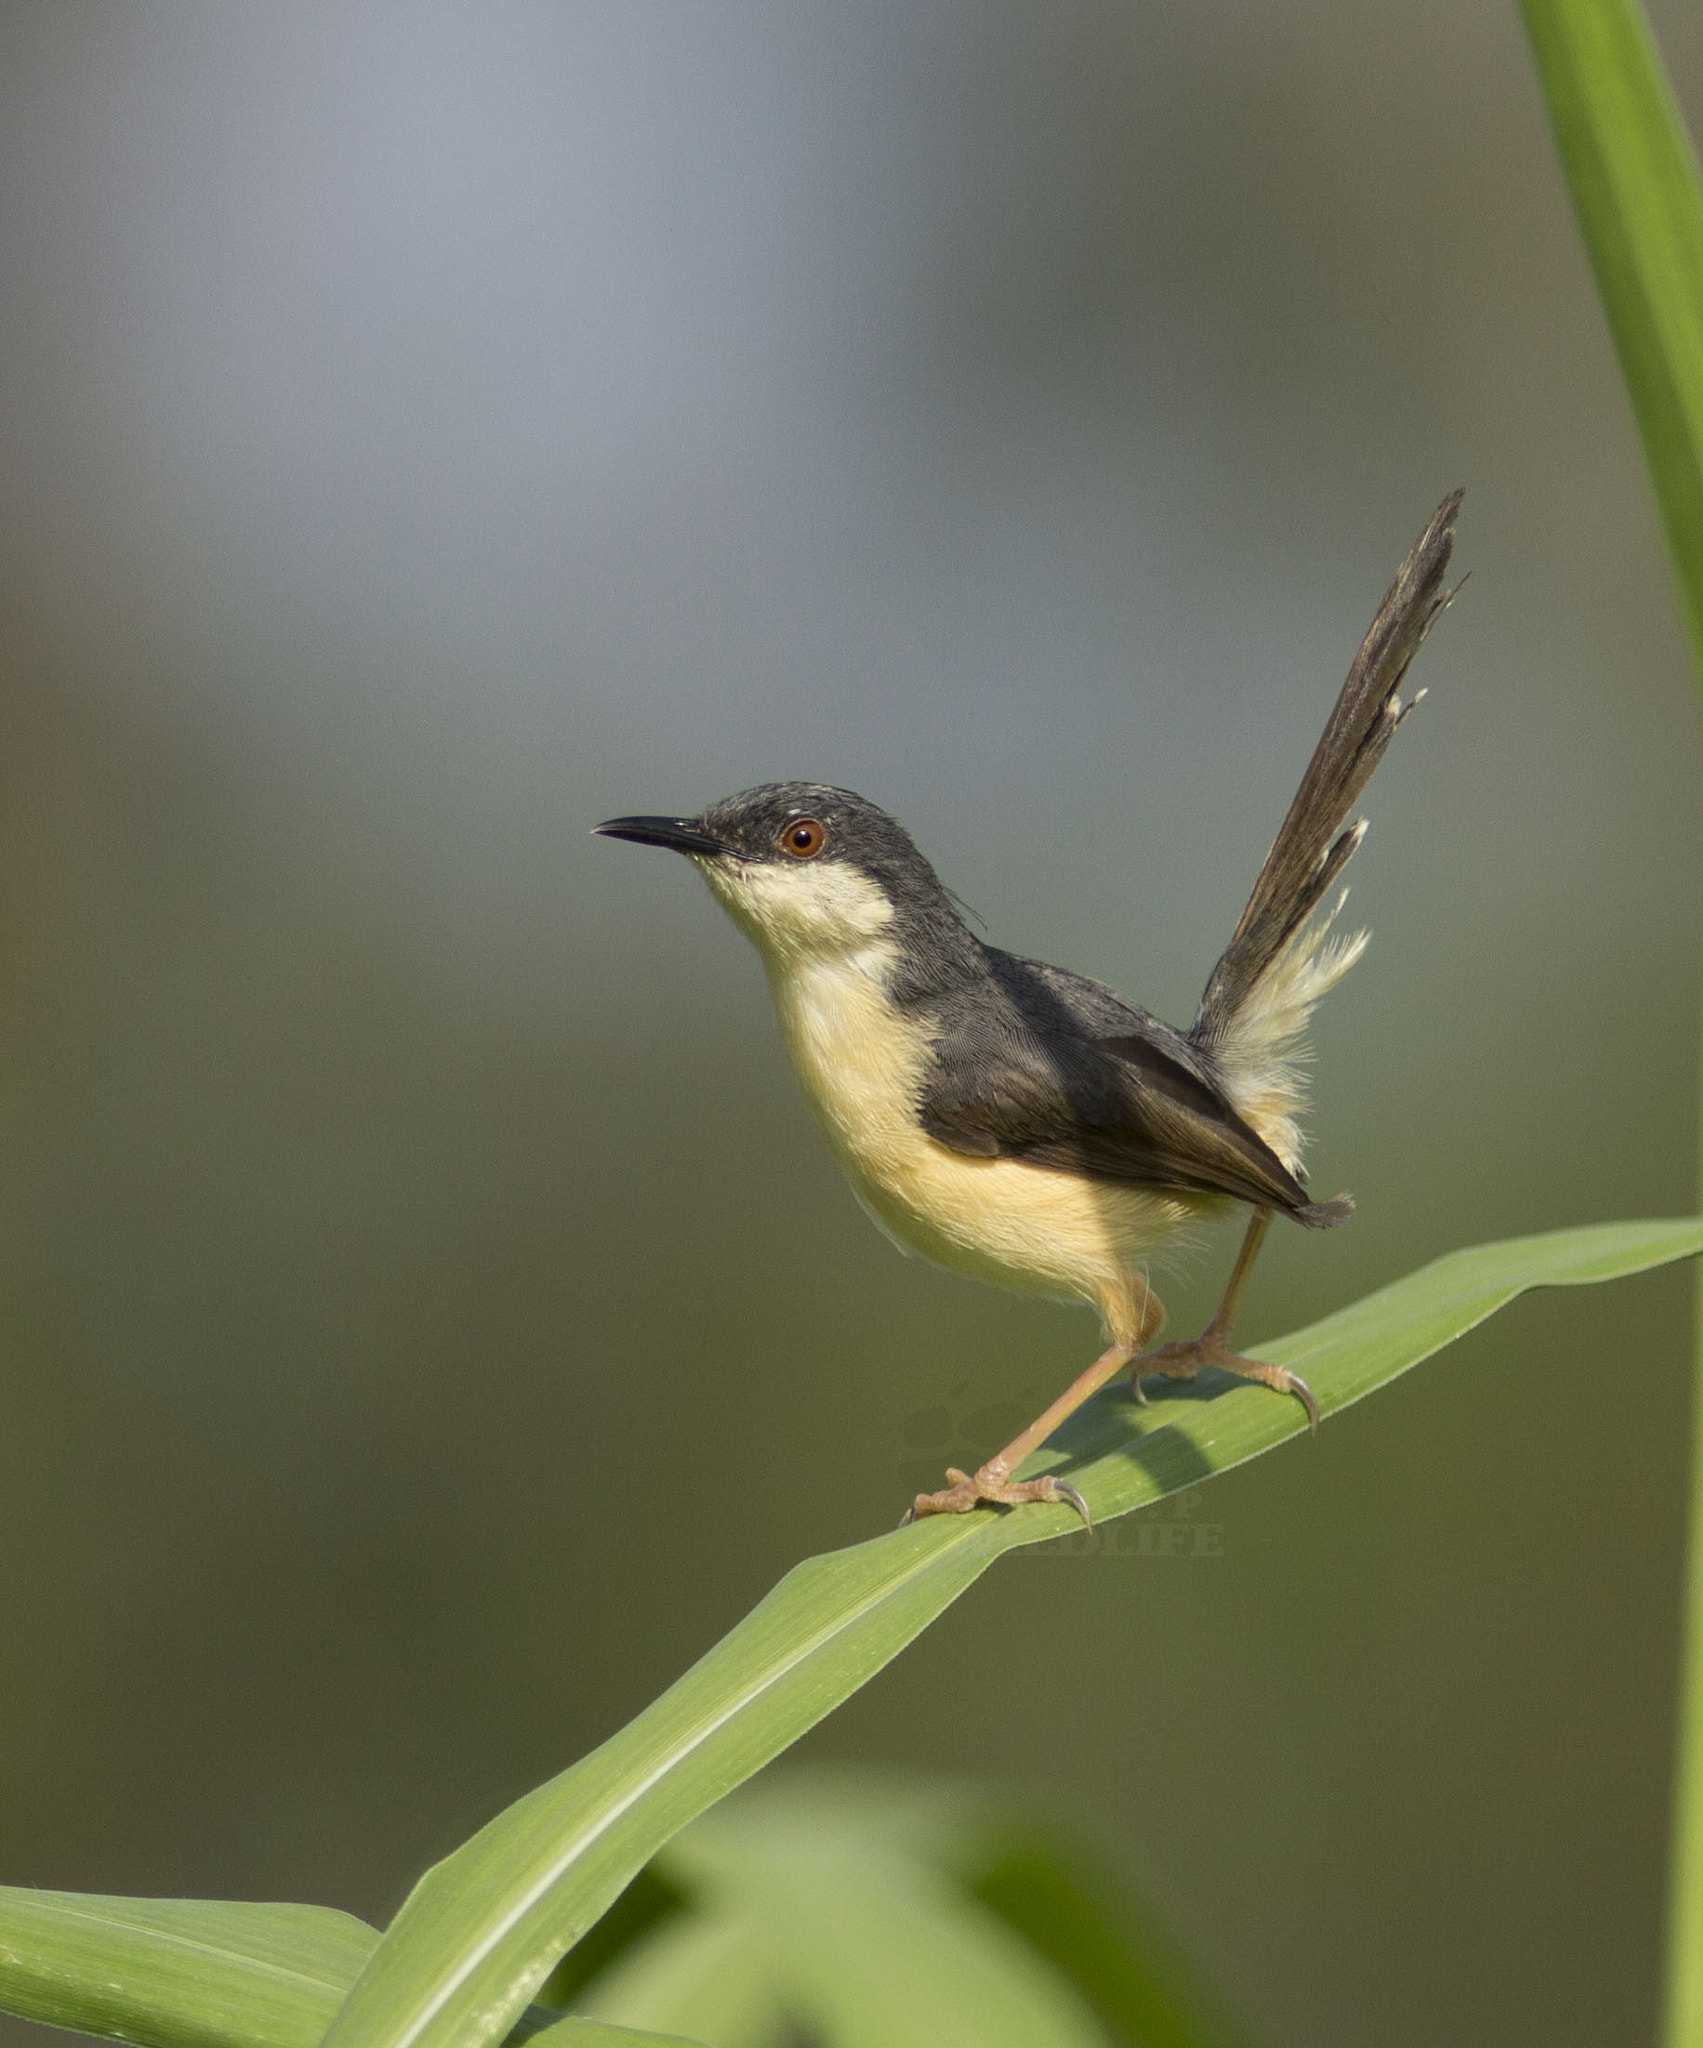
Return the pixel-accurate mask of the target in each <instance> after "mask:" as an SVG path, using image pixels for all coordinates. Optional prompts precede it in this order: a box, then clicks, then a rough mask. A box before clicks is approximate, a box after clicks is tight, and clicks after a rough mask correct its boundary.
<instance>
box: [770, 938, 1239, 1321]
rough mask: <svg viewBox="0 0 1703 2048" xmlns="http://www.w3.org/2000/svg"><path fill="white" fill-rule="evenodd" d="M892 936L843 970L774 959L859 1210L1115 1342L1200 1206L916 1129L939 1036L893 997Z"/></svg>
mask: <svg viewBox="0 0 1703 2048" xmlns="http://www.w3.org/2000/svg"><path fill="white" fill-rule="evenodd" d="M893 957H894V956H893V949H892V945H891V942H890V941H888V940H886V939H885V938H881V939H878V940H875V941H873V942H871V943H870V944H869V945H868V946H866V947H864V948H862V949H859V950H857V951H852V952H848V953H846V954H843V955H838V956H835V957H834V958H832V959H827V960H824V959H820V958H818V959H814V960H810V959H806V960H797V959H793V960H786V959H784V958H777V957H774V956H770V957H769V959H768V966H769V974H770V981H771V985H772V987H773V989H774V997H775V1010H776V1014H777V1015H778V1017H779V1019H780V1026H781V1034H782V1037H783V1038H784V1039H785V1041H786V1047H787V1051H788V1053H789V1054H790V1056H791V1059H792V1063H793V1068H794V1070H795V1072H796V1073H797V1075H798V1079H799V1083H800V1086H801V1087H802V1088H803V1090H804V1094H805V1098H806V1100H807V1101H808V1102H809V1104H810V1107H811V1110H812V1112H813V1114H814V1115H815V1118H816V1121H817V1123H818V1124H819V1125H820V1126H821V1128H822V1132H823V1134H824V1136H825V1137H826V1138H827V1140H828V1143H829V1145H830V1147H831V1148H832V1150H833V1152H834V1155H835V1157H836V1158H837V1159H838V1160H839V1162H840V1165H841V1166H842V1168H843V1169H844V1171H845V1174H846V1177H847V1179H848V1180H850V1182H851V1184H852V1187H853V1189H854V1190H855V1191H856V1193H857V1196H858V1199H859V1200H860V1201H861V1202H862V1203H863V1205H864V1207H865V1208H866V1209H867V1210H868V1211H869V1212H870V1214H871V1215H872V1216H873V1217H874V1219H875V1220H876V1222H877V1223H879V1224H880V1225H881V1227H882V1228H883V1229H884V1230H885V1231H886V1232H887V1233H888V1235H889V1236H891V1237H892V1238H894V1239H895V1240H896V1241H897V1242H898V1243H899V1244H901V1245H902V1246H904V1247H905V1249H907V1250H910V1251H917V1252H920V1253H922V1254H923V1255H924V1256H925V1257H926V1258H929V1259H932V1260H934V1261H935V1262H936V1263H937V1264H939V1265H943V1266H947V1267H950V1268H952V1269H953V1270H955V1271H957V1272H962V1273H968V1274H970V1275H972V1276H974V1277H976V1278H978V1279H983V1280H991V1281H994V1282H996V1283H997V1284H999V1285H1001V1286H1005V1287H1013V1288H1017V1289H1020V1290H1022V1291H1025V1292H1030V1293H1040V1294H1048V1295H1054V1296H1062V1297H1066V1298H1070V1299H1077V1300H1084V1301H1088V1302H1091V1303H1093V1304H1094V1305H1095V1306H1096V1307H1098V1308H1099V1309H1100V1311H1101V1315H1102V1317H1103V1319H1104V1320H1105V1321H1106V1323H1107V1325H1108V1327H1109V1328H1111V1329H1112V1331H1113V1333H1114V1334H1115V1335H1122V1334H1124V1331H1123V1328H1122V1326H1123V1325H1124V1324H1125V1323H1126V1322H1127V1321H1128V1319H1129V1318H1130V1316H1132V1315H1134V1314H1135V1313H1137V1312H1138V1309H1139V1306H1140V1298H1141V1291H1140V1289H1139V1288H1137V1287H1132V1284H1131V1275H1132V1274H1134V1273H1136V1272H1137V1271H1138V1270H1139V1269H1140V1268H1141V1267H1142V1265H1144V1263H1145V1261H1146V1259H1147V1258H1148V1256H1149V1255H1150V1253H1151V1252H1152V1250H1153V1249H1154V1247H1155V1246H1156V1245H1157V1244H1159V1243H1161V1242H1162V1241H1163V1240H1164V1239H1166V1238H1167V1237H1169V1236H1171V1235H1173V1234H1174V1233H1175V1231H1176V1230H1177V1229H1178V1227H1179V1226H1180V1225H1181V1224H1183V1223H1184V1222H1186V1221H1187V1220H1188V1218H1189V1216H1190V1215H1191V1214H1194V1213H1197V1212H1198V1205H1195V1204H1191V1203H1189V1202H1187V1201H1186V1200H1177V1199H1172V1198H1170V1197H1168V1196H1166V1195H1163V1194H1160V1193H1157V1192H1155V1191H1150V1190H1146V1189H1139V1188H1128V1187H1118V1186H1112V1185H1108V1184H1107V1183H1104V1182H1091V1181H1087V1180H1084V1179H1081V1178H1080V1177H1079V1176H1077V1175H1075V1174H1071V1173H1067V1172H1061V1171H1055V1170H1053V1169H1050V1168H1047V1167H1037V1166H1030V1165H1027V1164H1025V1163H1024V1162H1022V1161H1021V1160H1014V1159H977V1158H970V1157H966V1156H965V1155H964V1154H962V1153H958V1152H954V1151H952V1150H951V1149H950V1148H949V1147H948V1146H945V1145H942V1144H940V1143H939V1142H938V1141H937V1140H936V1139H933V1138H931V1137H929V1136H928V1134H927V1133H926V1132H925V1131H924V1130H923V1129H922V1128H921V1126H920V1125H919V1123H918V1121H917V1101H918V1095H919V1089H920V1084H921V1081H922V1078H923V1075H924V1072H925V1070H926V1067H927V1063H928V1060H929V1057H930V1050H931V1043H932V1040H931V1033H930V1029H929V1027H928V1025H927V1024H926V1023H925V1022H922V1021H920V1020H918V1019H916V1018H915V1017H909V1016H905V1015H902V1014H901V1013H899V1012H897V1011H896V1010H895V1009H894V1008H893V1006H892V1005H891V1004H890V1003H889V1001H888V1000H887V996H886V984H887V979H888V974H889V971H890V968H891V965H892V962H893Z"/></svg>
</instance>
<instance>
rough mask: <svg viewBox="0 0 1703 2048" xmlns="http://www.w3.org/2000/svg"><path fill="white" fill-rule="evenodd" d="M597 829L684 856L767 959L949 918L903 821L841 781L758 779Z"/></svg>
mask: <svg viewBox="0 0 1703 2048" xmlns="http://www.w3.org/2000/svg"><path fill="white" fill-rule="evenodd" d="M597 830H598V831H599V832H601V833H602V834H604V836H605V837H606V838H610V839H631V840H634V841H636V842H637V843H638V844H639V845H641V846H667V847H671V848H673V849H674V851H675V852H677V853H683V854H685V855H686V856H687V858H688V859H689V860H691V861H692V862H693V864H694V865H695V866H696V867H697V869H698V872H699V873H700V874H701V875H702V876H703V878H704V880H705V881H706V882H708V884H709V886H710V888H711V890H712V891H713V892H714V894H715V895H716V897H717V899H718V900H719V901H720V903H721V905H722V907H723V908H724V909H725V910H726V911H727V913H728V915H729V916H730V917H731V918H732V919H733V921H734V923H735V924H737V925H738V926H739V927H740V929H741V930H742V931H743V932H744V933H745V934H746V936H747V937H748V938H750V939H751V940H752V941H753V942H754V943H755V945H756V946H757V947H758V949H759V950H760V951H761V952H762V953H763V954H764V956H765V957H767V958H770V959H772V960H775V961H777V962H785V961H788V960H799V959H805V958H810V957H824V956H830V955H833V954H843V953H849V952H857V951H860V950H861V949H863V948H865V947H867V946H869V945H870V944H871V943H872V942H875V941H877V940H879V939H881V938H882V937H883V936H884V935H886V934H888V933H889V931H890V930H891V928H892V927H893V926H895V925H896V924H897V925H901V926H903V925H904V924H907V923H909V922H912V921H914V919H916V918H917V917H919V916H928V917H930V919H931V921H932V919H933V918H934V917H937V916H938V915H939V913H940V911H941V910H942V909H945V910H946V912H947V914H948V915H950V916H952V917H953V919H954V922H956V916H955V913H953V912H952V911H951V908H950V898H949V897H948V896H947V893H946V891H945V889H944V888H943V887H942V885H941V883H940V880H939V878H938V877H937V876H936V874H935V872H934V870H933V868H931V867H930V866H929V864H928V862H927V861H926V860H924V858H923V856H922V855H921V854H920V853H919V852H918V851H917V849H916V846H915V845H914V843H913V842H912V839H911V836H910V834H909V833H908V832H907V831H906V830H905V828H904V826H903V825H901V824H900V823H899V821H898V820H897V819H896V818H891V817H889V816H888V815H887V813H886V812H885V811H884V810H882V809H880V808H879V806H878V805H875V804H872V803H870V802H869V800H868V799H867V798H866V797H861V796H858V795H857V794H856V793H855V792H854V791H852V790H849V789H831V788H829V787H828V786H827V785H826V784H825V783H820V782H767V783H764V784H762V785H761V786H760V787H759V788H757V789H747V790H743V791H741V793H740V794H739V795H738V796H730V797H726V798H724V799H723V801H722V802H720V803H718V804H711V805H710V807H709V808H708V809H707V810H706V811H704V812H702V813H701V814H700V815H699V816H698V817H695V818H610V819H609V820H608V821H607V822H606V823H604V824H602V825H599V826H598V827H597ZM894 936H897V934H894Z"/></svg>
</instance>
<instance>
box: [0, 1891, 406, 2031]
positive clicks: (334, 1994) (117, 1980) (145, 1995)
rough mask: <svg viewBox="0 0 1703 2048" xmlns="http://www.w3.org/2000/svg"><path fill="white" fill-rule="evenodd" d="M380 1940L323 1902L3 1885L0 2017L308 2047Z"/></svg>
mask: <svg viewBox="0 0 1703 2048" xmlns="http://www.w3.org/2000/svg"><path fill="white" fill-rule="evenodd" d="M377 1942H378V1933H377V1930H376V1929H374V1928H371V1927H368V1926H367V1925H366V1923H365V1922H364V1921H361V1920H356V1919H352V1918H351V1917H350V1916H349V1915H348V1914H347V1913H334V1912H332V1911H331V1910H330V1909H329V1908H327V1907H324V1906H290V1905H277V1906H271V1905H238V1904H232V1903H229V1902H227V1901H224V1900H217V1899H112V1898H100V1897H96V1896H93V1895H90V1894H86V1893H81V1892H38V1891H20V1890H16V1889H13V1888H11V1887H7V1888H5V1889H3V1890H0V2010H3V2011H6V2012H10V2013H17V2014H18V2015H19V2016H20V2017H22V2018H24V2019H32V2020H43V2021H45V2022H47V2024H49V2025H50V2026H55V2027H69V2028H71V2029H72V2030H73V2031H74V2032H77V2033H85V2034H101V2035H107V2036H111V2037H114V2038H117V2039H119V2040H124V2041H136V2042H143V2043H150V2044H155V2048H314V2044H315V2043H316V2042H317V2041H318V2040H319V2039H320V2037H321V2036H322V2035H323V2034H324V2032H325V2029H326V2028H327V2026H328V2025H329V2024H330V2022H331V2018H332V2015H333V2014H334V2013H335V2012H336V2010H337V2008H338V2007H339V2005H341V2004H342V2002H343V1999H344V1997H345V1995H346V1994H347V1992H348V1989H349V1986H350V1985H351V1984H352V1983H353V1982H354V1981H355V1977H356V1975H357V1974H358V1972H359V1970H360V1968H361V1965H362V1964H363V1963H364V1962H365V1961H366V1959H367V1957H368V1956H369V1955H370V1954H371V1952H372V1950H373V1949H374V1947H375V1946H376V1945H377Z"/></svg>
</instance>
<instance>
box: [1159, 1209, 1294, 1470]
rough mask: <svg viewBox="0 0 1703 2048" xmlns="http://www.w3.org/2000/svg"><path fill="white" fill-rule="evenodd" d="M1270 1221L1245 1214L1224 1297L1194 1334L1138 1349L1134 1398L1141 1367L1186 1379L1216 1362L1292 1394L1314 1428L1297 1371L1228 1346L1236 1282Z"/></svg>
mask: <svg viewBox="0 0 1703 2048" xmlns="http://www.w3.org/2000/svg"><path fill="white" fill-rule="evenodd" d="M1270 1227H1271V1211H1270V1210H1269V1209H1256V1210H1255V1211H1254V1213H1253V1215H1252V1216H1251V1217H1250V1218H1249V1219H1248V1234H1247V1236H1246V1237H1244V1238H1243V1240H1242V1249H1241V1251H1240V1252H1239V1253H1238V1254H1237V1256H1236V1265H1235V1270H1234V1271H1233V1272H1232V1273H1231V1275H1230V1282H1229V1285H1228V1286H1227V1287H1226V1288H1225V1290H1224V1299H1223V1300H1222V1301H1221V1302H1220V1303H1219V1304H1218V1306H1217V1308H1216V1309H1215V1310H1214V1311H1213V1316H1212V1320H1211V1322H1209V1323H1208V1324H1207V1326H1206V1328H1205V1329H1204V1330H1202V1331H1201V1333H1200V1335H1199V1336H1198V1337H1191V1338H1189V1339H1188V1340H1187V1341H1186V1342H1185V1343H1180V1344H1161V1345H1160V1346H1159V1348H1158V1349H1157V1350H1156V1351H1146V1352H1143V1353H1142V1354H1141V1356H1140V1357H1139V1358H1137V1360H1136V1361H1135V1367H1134V1370H1133V1371H1132V1372H1131V1373H1130V1385H1131V1386H1132V1387H1134V1389H1135V1393H1136V1398H1137V1399H1138V1400H1139V1399H1140V1398H1141V1378H1142V1375H1143V1373H1150V1372H1156V1373H1161V1374H1163V1376H1164V1377H1165V1378H1166V1379H1168V1380H1192V1379H1193V1378H1194V1376H1195V1374H1196V1373H1197V1372H1199V1371H1200V1369H1201V1367H1202V1366H1203V1365H1216V1366H1217V1367H1218V1368H1219V1369H1220V1370H1221V1371H1223V1372H1233V1373H1235V1374H1236V1375H1237V1376H1238V1377H1239V1378H1241V1379H1244V1380H1258V1381H1259V1383H1260V1385H1261V1386H1263V1387H1270V1388H1271V1389H1272V1390H1273V1391H1274V1392H1276V1393H1279V1394H1293V1395H1294V1396H1295V1398H1296V1399H1297V1400H1298V1401H1299V1402H1300V1403H1301V1406H1302V1407H1303V1408H1305V1409H1306V1411H1307V1423H1308V1426H1309V1427H1310V1428H1311V1429H1312V1430H1313V1431H1314V1433H1315V1434H1316V1433H1317V1431H1318V1427H1319V1404H1318V1402H1317V1401H1315V1400H1314V1398H1313V1390H1312V1388H1311V1387H1309V1386H1308V1384H1307V1382H1306V1381H1305V1380H1304V1379H1302V1377H1301V1375H1300V1374H1299V1373H1296V1372H1291V1371H1290V1370H1289V1368H1288V1367H1287V1366H1286V1365H1267V1364H1266V1362H1265V1361H1264V1359H1260V1358H1244V1357H1243V1356H1242V1355H1241V1353H1240V1352H1239V1351H1232V1350H1231V1349H1230V1343H1229V1338H1230V1325H1231V1324H1232V1323H1233V1322H1234V1321H1235V1319H1236V1304H1237V1302H1238V1301H1239V1300H1240V1299H1241V1295H1242V1284H1243V1282H1244V1281H1245V1280H1246V1279H1247V1277H1248V1269H1249V1268H1250V1267H1251V1266H1252V1265H1253V1262H1254V1260H1255V1258H1256V1257H1257V1255H1258V1253H1259V1248H1260V1246H1261V1245H1262V1244H1263V1243H1264V1242H1265V1234H1266V1232H1267V1230H1269V1229H1270Z"/></svg>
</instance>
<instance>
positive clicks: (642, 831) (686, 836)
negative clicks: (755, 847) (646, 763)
mask: <svg viewBox="0 0 1703 2048" xmlns="http://www.w3.org/2000/svg"><path fill="white" fill-rule="evenodd" d="M595 829H596V830H597V831H599V832H601V833H602V834H603V836H604V838H605V839H631V840H633V841H634V842H635V843H636V844H637V845H639V846H671V847H673V849H674V851H675V852H676V853H728V852H730V851H731V850H732V849H731V848H729V847H728V846H727V845H726V844H725V843H724V842H723V841H722V840H720V839H712V838H711V837H710V835H709V833H707V832H706V831H705V830H704V829H703V827H702V826H701V825H700V824H699V823H698V821H697V819H696V818H605V819H604V821H603V823H602V824H601V825H599V826H597V827H596V828H595Z"/></svg>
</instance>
